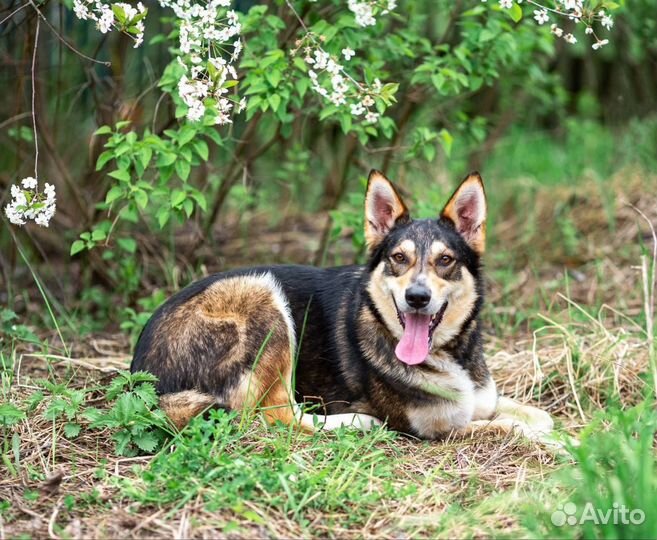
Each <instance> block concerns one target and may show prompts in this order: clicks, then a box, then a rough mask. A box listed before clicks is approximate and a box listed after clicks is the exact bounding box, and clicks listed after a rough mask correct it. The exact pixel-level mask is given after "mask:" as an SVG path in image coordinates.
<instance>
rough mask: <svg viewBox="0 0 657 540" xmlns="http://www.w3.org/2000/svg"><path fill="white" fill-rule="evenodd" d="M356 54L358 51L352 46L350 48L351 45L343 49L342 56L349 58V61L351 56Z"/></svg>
mask: <svg viewBox="0 0 657 540" xmlns="http://www.w3.org/2000/svg"><path fill="white" fill-rule="evenodd" d="M355 54H356V51H354V50H353V49H352V48H350V47H346V48H344V49H342V56H344V59H345V60H347V61H349V60H351V58H352V57H353V56H354V55H355Z"/></svg>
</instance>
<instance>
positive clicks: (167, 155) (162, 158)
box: [157, 152, 178, 167]
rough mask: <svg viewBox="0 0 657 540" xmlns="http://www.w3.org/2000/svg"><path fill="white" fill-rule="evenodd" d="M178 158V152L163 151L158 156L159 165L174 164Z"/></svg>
mask: <svg viewBox="0 0 657 540" xmlns="http://www.w3.org/2000/svg"><path fill="white" fill-rule="evenodd" d="M176 159H178V156H177V155H176V154H174V153H172V152H163V153H162V154H160V155H159V156H158V158H157V166H158V167H168V166H169V165H173V164H174V163H175V162H176Z"/></svg>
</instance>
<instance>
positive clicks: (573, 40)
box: [563, 34, 577, 45]
mask: <svg viewBox="0 0 657 540" xmlns="http://www.w3.org/2000/svg"><path fill="white" fill-rule="evenodd" d="M563 39H564V40H565V41H566V43H570V44H571V45H572V44H575V43H577V38H576V37H575V36H573V35H572V34H566V35H565V36H564V37H563Z"/></svg>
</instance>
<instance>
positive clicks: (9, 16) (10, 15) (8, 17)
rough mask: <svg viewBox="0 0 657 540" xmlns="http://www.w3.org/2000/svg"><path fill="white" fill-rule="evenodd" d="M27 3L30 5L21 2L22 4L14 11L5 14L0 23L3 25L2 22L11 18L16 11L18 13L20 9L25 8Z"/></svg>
mask: <svg viewBox="0 0 657 540" xmlns="http://www.w3.org/2000/svg"><path fill="white" fill-rule="evenodd" d="M29 5H30V4H29V3H27V4H23V5H22V6H21V7H19V8H16V9H15V10H14V11H12V12H11V13H10V14H9V15H7V16H6V17H5V18H4V19H2V20H1V21H0V25H3V24H4V23H6V22H7V21H8V20H9V19H11V18H12V17H13V16H14V15H16V13H18V12H19V11H20V10H21V9H25V8H26V7H27V6H29Z"/></svg>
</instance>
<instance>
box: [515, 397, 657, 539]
mask: <svg viewBox="0 0 657 540" xmlns="http://www.w3.org/2000/svg"><path fill="white" fill-rule="evenodd" d="M656 433H657V413H656V412H655V409H654V405H653V401H651V400H649V401H645V402H643V403H642V404H641V405H638V406H636V407H633V408H630V409H627V410H618V409H615V410H611V411H605V413H604V414H603V413H600V414H598V415H597V417H596V418H595V419H594V421H593V422H591V424H589V425H588V426H587V427H586V428H584V430H583V431H582V432H581V435H580V440H579V442H577V441H572V442H568V443H567V445H566V448H567V451H568V453H569V454H570V456H571V457H572V459H573V462H572V463H570V464H569V465H568V466H567V467H566V469H565V470H564V471H562V472H561V473H558V474H557V479H558V482H559V483H560V484H562V485H563V488H565V489H564V491H562V492H561V494H562V497H564V499H561V500H554V499H551V500H550V503H551V506H550V507H549V508H547V509H546V512H545V513H544V514H541V515H540V516H539V519H538V520H537V519H536V514H535V509H534V510H528V512H527V513H526V514H525V519H526V521H527V524H528V526H529V528H530V529H531V530H534V531H535V532H537V533H538V534H540V535H541V536H547V537H550V538H606V539H624V538H655V536H656V535H657V515H656V514H655V512H654V508H655V506H654V501H655V499H656V498H657V458H656V456H655V452H654V441H655V434H656ZM566 494H568V495H566ZM566 496H567V499H566V498H565V497H566ZM567 502H571V503H574V504H575V506H576V508H577V511H576V513H575V514H574V518H575V519H576V521H577V523H576V524H573V525H569V524H566V525H558V526H557V525H555V524H553V521H552V519H551V516H552V513H553V512H554V511H556V510H557V509H558V508H560V506H559V505H561V507H563V505H564V504H565V503H567ZM587 505H590V507H589V508H592V509H595V510H596V516H598V517H597V519H592V517H591V516H593V514H591V513H590V511H589V510H585V508H586V507H587ZM621 507H625V508H626V509H628V513H627V515H625V518H623V517H622V516H621V514H620V509H621ZM634 509H637V510H640V511H641V512H643V514H644V516H645V519H644V520H642V521H641V522H640V523H637V521H639V520H635V521H633V520H630V519H629V517H630V516H629V511H631V510H634ZM598 510H599V511H601V512H602V514H599V513H598V512H597V511H598ZM600 515H602V518H601V517H600ZM605 515H608V522H607V523H604V522H603V521H602V519H604V516H605ZM614 516H616V517H614ZM596 521H597V522H596Z"/></svg>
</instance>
